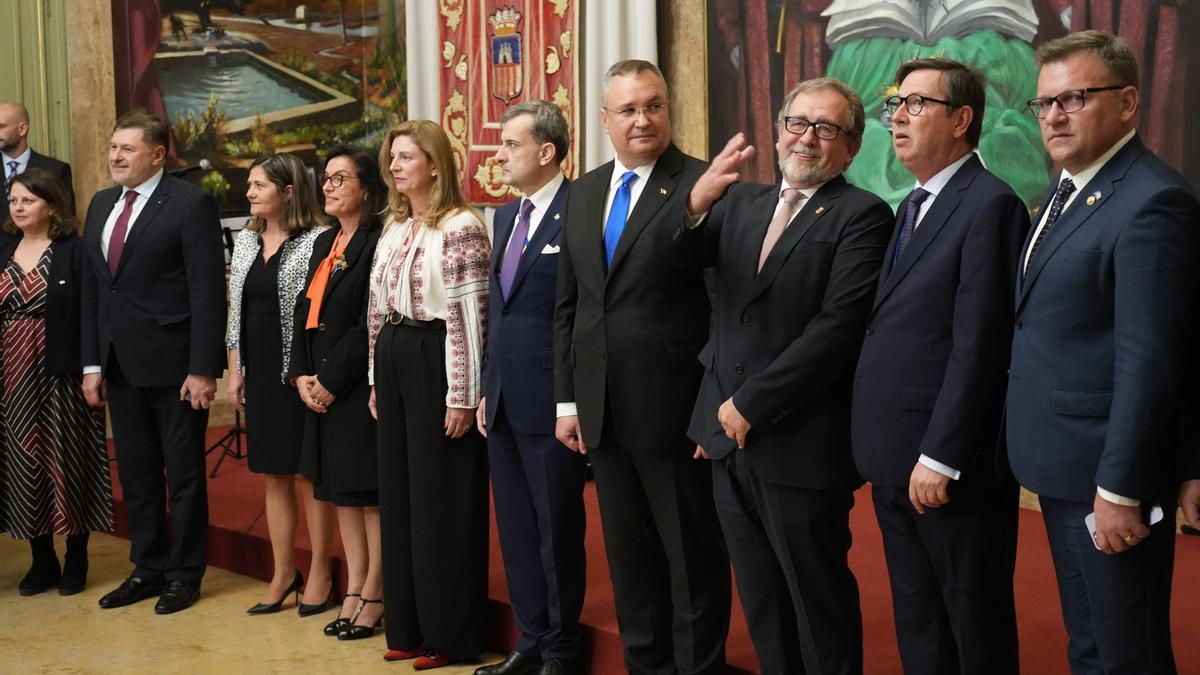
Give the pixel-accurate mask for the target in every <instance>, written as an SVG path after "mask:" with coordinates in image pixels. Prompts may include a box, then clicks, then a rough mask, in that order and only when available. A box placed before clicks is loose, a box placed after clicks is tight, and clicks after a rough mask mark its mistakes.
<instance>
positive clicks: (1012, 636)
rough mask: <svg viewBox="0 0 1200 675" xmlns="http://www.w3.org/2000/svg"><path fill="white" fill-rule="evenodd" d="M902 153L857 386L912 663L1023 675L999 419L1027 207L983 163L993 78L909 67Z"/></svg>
mask: <svg viewBox="0 0 1200 675" xmlns="http://www.w3.org/2000/svg"><path fill="white" fill-rule="evenodd" d="M895 82H896V85H897V87H899V92H898V94H897V95H895V96H892V97H890V98H889V99H887V100H886V101H885V102H884V104H885V105H886V106H887V108H888V111H889V112H891V114H892V134H893V138H892V142H893V146H894V147H895V150H896V156H897V157H898V158H899V159H900V161H901V163H903V164H904V166H905V168H907V169H908V170H909V171H910V172H911V173H912V174H913V177H914V178H916V186H915V188H914V189H913V191H912V193H911V194H909V196H908V197H907V198H906V199H905V200H904V201H903V202H901V204H900V209H899V213H897V218H896V224H895V231H894V234H893V236H892V240H891V242H890V243H889V245H888V250H887V254H886V255H885V256H884V262H883V271H882V273H881V275H880V279H879V288H878V290H877V292H876V294H875V301H874V306H873V308H872V310H871V316H870V322H869V326H868V328H867V331H866V332H867V336H866V339H865V340H864V342H863V349H862V353H861V355H860V357H859V361H858V370H857V374H856V379H855V383H854V406H853V413H852V428H853V445H854V462H855V465H856V467H857V468H858V471H859V473H860V474H861V475H862V477H863V478H864V479H865V480H867V481H869V482H870V483H871V498H872V500H873V502H874V505H875V514H876V518H877V520H878V522H879V528H880V530H881V532H882V534H883V547H884V555H885V557H886V559H887V566H888V577H889V579H890V581H891V586H892V605H893V612H894V615H895V620H896V637H897V641H898V643H899V647H900V659H901V662H902V663H903V664H904V671H905V672H906V673H908V674H909V675H912V674H914V673H984V672H986V673H1015V672H1017V671H1018V669H1019V663H1018V660H1017V623H1016V612H1015V608H1014V604H1013V587H1012V577H1013V568H1014V565H1015V562H1016V532H1017V514H1018V511H1017V500H1018V496H1019V489H1018V487H1017V484H1016V482H1015V481H1014V480H1013V478H1012V475H1011V473H1010V472H1009V470H1008V465H1007V462H1006V461H1005V460H1004V459H1003V452H1002V448H1001V447H1000V438H999V436H1000V427H1001V418H1002V411H1003V404H1004V388H1005V382H1006V379H1005V373H1004V368H1005V366H1006V365H1007V363H1008V349H1009V345H1010V342H1011V340H1010V337H1011V335H1012V314H1013V308H1012V306H1013V300H1012V285H1013V280H1014V278H1015V273H1016V267H1017V258H1018V255H1019V251H1020V248H1021V241H1022V240H1023V238H1024V237H1025V233H1026V232H1027V231H1028V230H1029V216H1028V214H1027V213H1026V207H1025V204H1024V203H1023V202H1022V201H1021V199H1020V198H1019V197H1018V196H1017V195H1016V194H1015V193H1014V192H1013V190H1012V189H1011V188H1010V187H1009V186H1008V185H1006V184H1005V183H1004V182H1003V181H1001V180H1000V179H998V178H997V177H996V176H994V175H993V174H991V173H990V172H989V171H988V170H987V169H985V168H984V166H983V163H982V162H981V160H980V158H979V157H978V156H977V155H976V153H975V149H976V147H978V145H979V138H980V135H981V134H982V130H983V116H984V76H983V74H982V73H980V72H979V71H978V70H976V69H975V68H972V67H970V66H968V65H965V64H963V63H959V62H957V61H951V60H948V59H939V58H927V59H918V60H915V61H910V62H908V63H905V64H903V65H902V66H900V69H899V70H898V71H897V72H896V78H895Z"/></svg>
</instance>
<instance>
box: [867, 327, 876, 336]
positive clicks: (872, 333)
mask: <svg viewBox="0 0 1200 675" xmlns="http://www.w3.org/2000/svg"><path fill="white" fill-rule="evenodd" d="M874 334H875V329H874V328H868V329H867V335H874Z"/></svg>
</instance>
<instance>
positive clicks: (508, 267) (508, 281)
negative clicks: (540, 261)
mask: <svg viewBox="0 0 1200 675" xmlns="http://www.w3.org/2000/svg"><path fill="white" fill-rule="evenodd" d="M532 212H533V202H531V201H529V200H528V199H526V200H525V203H524V204H521V215H520V217H519V218H517V226H516V228H514V229H513V233H512V239H509V241H508V248H506V249H505V250H504V261H503V262H502V263H501V264H500V291H501V292H502V293H504V299H505V300H507V299H508V292H509V291H511V290H512V285H513V282H514V281H516V280H517V267H518V266H519V265H520V264H521V253H522V252H524V251H525V239H526V238H527V237H528V236H529V214H530V213H532Z"/></svg>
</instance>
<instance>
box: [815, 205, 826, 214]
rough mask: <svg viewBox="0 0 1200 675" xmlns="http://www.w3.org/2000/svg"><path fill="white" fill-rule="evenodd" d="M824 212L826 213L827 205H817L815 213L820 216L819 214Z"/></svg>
mask: <svg viewBox="0 0 1200 675" xmlns="http://www.w3.org/2000/svg"><path fill="white" fill-rule="evenodd" d="M822 213H825V207H824V206H818V207H817V210H816V211H813V214H815V215H818V216H819V215H821V214H822Z"/></svg>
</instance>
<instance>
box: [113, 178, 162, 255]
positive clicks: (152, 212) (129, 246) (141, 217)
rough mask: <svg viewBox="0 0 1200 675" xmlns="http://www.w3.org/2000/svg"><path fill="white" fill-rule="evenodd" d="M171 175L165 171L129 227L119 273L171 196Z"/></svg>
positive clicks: (122, 250)
mask: <svg viewBox="0 0 1200 675" xmlns="http://www.w3.org/2000/svg"><path fill="white" fill-rule="evenodd" d="M171 180H172V179H171V177H170V176H168V175H167V174H166V173H163V177H162V180H160V181H159V182H158V187H157V188H155V189H154V192H153V193H151V194H150V198H149V199H147V200H146V205H145V206H143V207H142V212H141V213H139V214H138V217H137V220H135V221H134V222H133V224H132V225H130V227H129V233H128V234H127V235H126V236H125V248H123V249H121V260H120V261H119V262H118V263H117V274H116V276H118V277H119V276H121V270H123V269H125V266H126V265H128V264H129V259H130V257H131V254H132V252H133V248H134V246H136V245H137V242H138V240H139V239H141V238H142V233H143V232H145V231H146V230H147V229H148V228H149V227H150V226H151V225H153V223H154V217H155V216H157V215H158V212H159V210H160V209H162V207H163V204H165V203H166V202H167V199H168V198H169V197H170V191H169V190H168V189H167V185H168V183H169V182H170V181H171Z"/></svg>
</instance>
